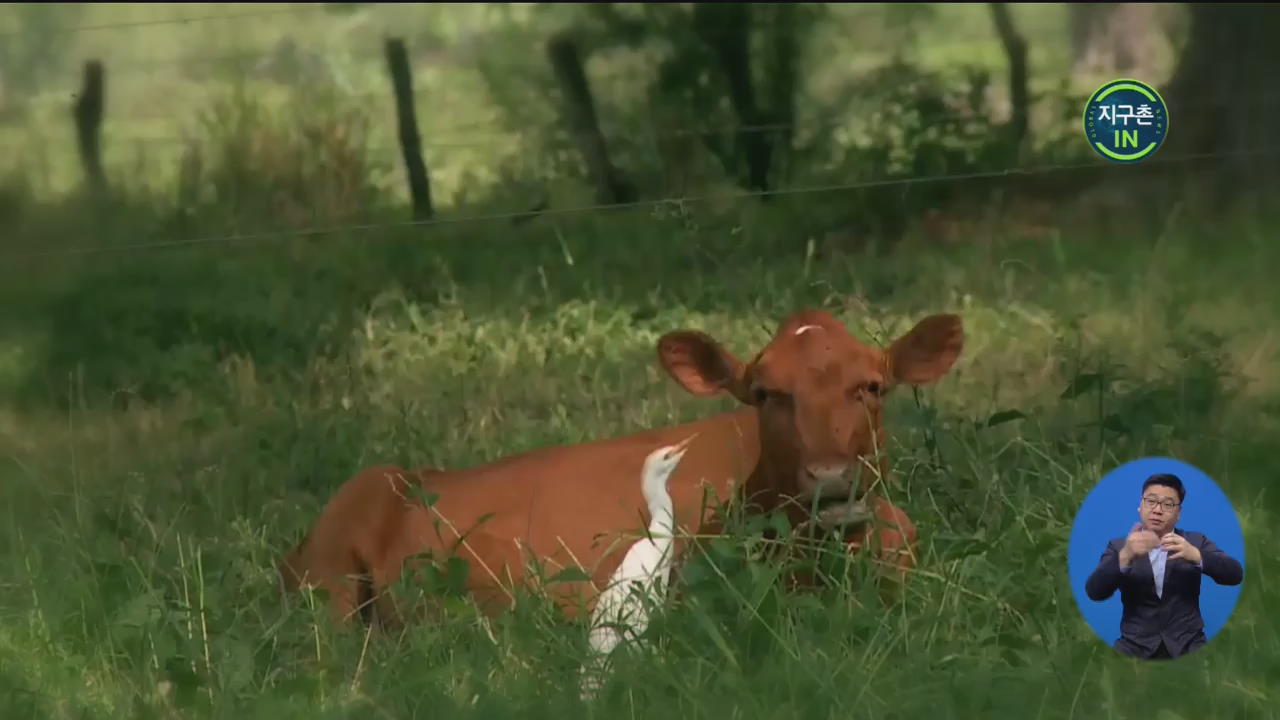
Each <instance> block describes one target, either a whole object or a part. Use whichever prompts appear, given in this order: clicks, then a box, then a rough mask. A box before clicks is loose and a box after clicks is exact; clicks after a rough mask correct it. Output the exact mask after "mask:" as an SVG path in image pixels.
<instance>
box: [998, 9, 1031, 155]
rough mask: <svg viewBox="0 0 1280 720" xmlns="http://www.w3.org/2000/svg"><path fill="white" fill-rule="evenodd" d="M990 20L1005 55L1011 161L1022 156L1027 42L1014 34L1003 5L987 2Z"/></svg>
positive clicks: (1027, 101) (1026, 105)
mask: <svg viewBox="0 0 1280 720" xmlns="http://www.w3.org/2000/svg"><path fill="white" fill-rule="evenodd" d="M990 7H991V19H992V20H993V21H995V25H996V33H997V34H998V35H999V36H1000V42H1001V43H1002V44H1003V45H1004V52H1005V54H1006V55H1008V56H1009V106H1010V111H1009V125H1008V133H1009V144H1010V146H1011V148H1012V154H1013V157H1015V158H1019V159H1020V158H1021V157H1022V152H1021V151H1022V148H1023V145H1024V143H1025V142H1026V140H1027V118H1028V116H1029V114H1030V105H1031V101H1030V94H1029V93H1028V91H1027V41H1026V40H1024V39H1023V38H1022V36H1021V35H1019V34H1018V30H1017V28H1015V27H1014V26H1013V18H1012V17H1010V15H1009V7H1008V5H1007V4H1005V3H990Z"/></svg>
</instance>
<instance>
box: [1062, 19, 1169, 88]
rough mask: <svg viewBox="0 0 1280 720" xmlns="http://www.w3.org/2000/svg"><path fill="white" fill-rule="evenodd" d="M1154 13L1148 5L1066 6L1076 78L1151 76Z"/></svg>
mask: <svg viewBox="0 0 1280 720" xmlns="http://www.w3.org/2000/svg"><path fill="white" fill-rule="evenodd" d="M1155 10H1156V8H1155V7H1154V6H1153V5H1149V4H1146V3H1072V4H1071V5H1068V6H1067V12H1068V22H1069V24H1070V29H1071V60H1072V72H1073V73H1074V74H1083V75H1095V74H1117V73H1118V74H1120V75H1128V76H1131V77H1132V76H1137V77H1138V78H1139V79H1143V78H1144V76H1145V75H1146V74H1147V73H1148V72H1149V70H1148V68H1149V67H1150V58H1151V45H1150V43H1149V42H1148V40H1149V38H1150V37H1151V34H1152V33H1153V32H1154V30H1155Z"/></svg>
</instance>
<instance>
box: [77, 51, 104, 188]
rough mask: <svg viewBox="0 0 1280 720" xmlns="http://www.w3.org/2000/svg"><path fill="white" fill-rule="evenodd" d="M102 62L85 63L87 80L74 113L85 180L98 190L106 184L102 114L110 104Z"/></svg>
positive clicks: (90, 186) (84, 82)
mask: <svg viewBox="0 0 1280 720" xmlns="http://www.w3.org/2000/svg"><path fill="white" fill-rule="evenodd" d="M104 74H105V72H104V70H103V67H102V62H101V61H99V60H90V61H88V62H86V63H85V64H84V81H83V85H82V86H81V88H80V95H79V97H77V98H76V102H75V105H74V107H73V108H72V115H73V116H74V117H75V121H76V140H77V141H78V146H79V150H80V164H81V165H82V166H83V167H84V174H85V180H87V181H88V183H89V189H90V190H91V191H93V192H95V193H97V192H101V191H102V190H103V189H104V188H105V187H106V178H105V176H104V175H103V172H102V142H101V136H102V114H103V110H104V109H105V107H106V87H105V84H106V81H105V78H104Z"/></svg>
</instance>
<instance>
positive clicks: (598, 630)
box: [582, 434, 697, 700]
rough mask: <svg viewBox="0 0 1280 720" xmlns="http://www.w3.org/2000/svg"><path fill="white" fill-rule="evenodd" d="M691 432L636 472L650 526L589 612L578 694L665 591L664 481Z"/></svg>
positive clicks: (668, 538)
mask: <svg viewBox="0 0 1280 720" xmlns="http://www.w3.org/2000/svg"><path fill="white" fill-rule="evenodd" d="M694 437H697V435H696V434H695V435H692V436H690V437H688V438H686V439H684V440H683V441H681V442H679V443H677V444H675V445H667V446H665V447H660V448H658V449H657V450H654V451H653V452H651V453H649V456H648V457H647V458H645V461H644V469H643V470H642V471H641V474H640V492H641V494H643V496H644V501H645V504H646V505H647V506H648V509H649V518H650V519H649V528H648V532H647V533H646V536H645V537H642V538H640V539H639V540H637V541H636V542H635V544H633V545H632V546H631V547H630V548H628V549H627V554H626V555H625V556H624V557H623V558H622V562H621V563H620V564H619V565H618V568H617V570H615V571H614V572H613V575H612V576H611V577H610V578H609V585H608V586H607V587H606V588H605V589H604V591H603V592H601V593H600V597H599V599H598V600H597V601H596V607H595V610H594V611H593V612H592V613H591V634H590V645H591V653H592V657H591V659H590V660H589V661H588V664H587V665H586V666H584V667H583V681H582V697H583V699H584V700H585V699H587V698H589V697H590V696H592V695H594V693H595V691H596V690H598V689H599V687H600V684H601V683H602V681H603V679H602V674H603V666H604V664H605V663H606V662H607V659H608V656H609V655H611V654H612V653H613V651H614V650H615V649H616V648H617V646H618V645H619V644H620V643H621V642H622V640H623V636H624V634H629V635H633V636H638V635H640V634H641V633H643V632H644V631H645V628H647V627H648V625H649V605H650V604H651V603H652V602H654V601H656V600H659V599H660V598H661V597H662V596H663V595H664V594H665V593H666V588H667V583H668V581H669V579H670V576H671V566H672V561H673V558H672V552H671V549H672V545H673V538H674V536H675V509H674V507H673V505H672V502H671V494H670V493H669V492H668V491H667V480H668V479H669V478H670V477H671V473H673V472H675V469H676V467H677V466H678V465H679V464H680V459H681V458H683V457H684V454H685V451H687V450H688V449H689V443H690V442H692V441H693V439H694Z"/></svg>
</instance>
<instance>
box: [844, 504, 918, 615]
mask: <svg viewBox="0 0 1280 720" xmlns="http://www.w3.org/2000/svg"><path fill="white" fill-rule="evenodd" d="M868 501H869V504H870V505H871V510H872V515H873V517H872V521H871V523H870V524H869V525H868V526H867V527H865V528H863V529H861V530H859V531H858V532H856V533H854V535H853V536H852V537H851V538H850V540H849V548H850V550H852V551H853V552H858V551H860V550H861V549H862V548H863V547H864V546H867V545H870V546H871V552H873V553H874V556H875V561H876V566H877V569H878V570H879V571H880V573H881V576H882V577H883V578H884V579H885V580H887V581H888V582H887V583H885V589H886V591H888V593H889V595H890V596H893V595H896V594H897V593H898V592H900V590H901V586H902V584H903V583H905V582H906V576H907V574H908V573H909V572H910V571H911V570H912V569H913V568H914V567H915V565H916V526H915V523H913V522H911V518H910V517H908V516H907V514H906V513H905V512H903V511H902V510H901V509H900V508H898V507H897V506H895V505H894V504H893V503H891V502H889V501H888V500H887V499H885V498H883V497H880V496H879V495H876V496H874V497H871V498H868Z"/></svg>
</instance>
